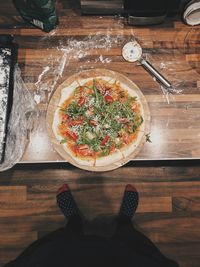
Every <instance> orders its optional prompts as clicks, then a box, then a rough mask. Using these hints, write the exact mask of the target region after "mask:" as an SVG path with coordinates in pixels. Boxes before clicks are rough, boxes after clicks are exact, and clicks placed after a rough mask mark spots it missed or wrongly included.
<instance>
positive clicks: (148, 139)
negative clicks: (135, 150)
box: [145, 133, 152, 143]
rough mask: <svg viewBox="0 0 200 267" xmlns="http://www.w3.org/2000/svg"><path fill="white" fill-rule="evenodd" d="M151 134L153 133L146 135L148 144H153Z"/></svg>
mask: <svg viewBox="0 0 200 267" xmlns="http://www.w3.org/2000/svg"><path fill="white" fill-rule="evenodd" d="M150 134H151V133H148V134H145V137H146V142H149V143H152V141H151V136H150Z"/></svg>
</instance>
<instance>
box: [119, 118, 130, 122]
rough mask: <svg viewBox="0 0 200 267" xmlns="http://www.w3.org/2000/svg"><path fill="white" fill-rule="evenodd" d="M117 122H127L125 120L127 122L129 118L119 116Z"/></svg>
mask: <svg viewBox="0 0 200 267" xmlns="http://www.w3.org/2000/svg"><path fill="white" fill-rule="evenodd" d="M118 122H120V123H127V122H129V119H128V118H119V119H118Z"/></svg>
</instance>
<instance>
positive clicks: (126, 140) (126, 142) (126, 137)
mask: <svg viewBox="0 0 200 267" xmlns="http://www.w3.org/2000/svg"><path fill="white" fill-rule="evenodd" d="M122 140H123V142H124V143H125V144H126V145H128V144H129V143H130V142H131V138H130V136H129V135H128V134H123V136H122Z"/></svg>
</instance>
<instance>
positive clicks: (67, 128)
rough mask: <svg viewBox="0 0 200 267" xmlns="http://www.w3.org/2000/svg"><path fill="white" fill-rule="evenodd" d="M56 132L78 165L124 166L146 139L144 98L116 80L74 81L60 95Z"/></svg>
mask: <svg viewBox="0 0 200 267" xmlns="http://www.w3.org/2000/svg"><path fill="white" fill-rule="evenodd" d="M52 130H53V133H54V135H55V137H56V140H57V141H58V142H59V145H60V146H62V150H64V151H65V153H66V154H67V155H68V157H69V158H71V159H72V161H73V162H74V163H75V165H78V166H90V167H103V166H105V167H106V166H109V165H113V164H115V163H116V162H117V165H118V166H120V163H119V162H123V163H125V162H127V161H128V160H126V158H128V156H130V155H131V153H133V151H134V150H135V149H136V148H137V147H138V145H139V144H140V143H141V140H142V138H143V137H144V110H143V106H142V104H141V100H140V96H138V94H137V93H136V92H135V91H134V90H131V89H130V88H129V86H127V85H126V84H125V83H123V82H120V81H119V80H116V79H114V78H113V77H107V76H96V77H91V78H86V79H81V80H79V81H73V82H72V83H71V84H70V85H68V86H67V87H66V88H63V89H62V91H61V93H60V99H59V103H58V105H57V108H56V110H55V113H54V117H53V124H52ZM62 154H63V153H62ZM121 165H122V164H121ZM113 168H114V167H110V169H113ZM106 169H109V167H108V168H106Z"/></svg>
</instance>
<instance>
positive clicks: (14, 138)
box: [0, 66, 37, 171]
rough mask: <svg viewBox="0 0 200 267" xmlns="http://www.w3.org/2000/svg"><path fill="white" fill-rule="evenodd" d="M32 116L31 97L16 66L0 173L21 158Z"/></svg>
mask: <svg viewBox="0 0 200 267" xmlns="http://www.w3.org/2000/svg"><path fill="white" fill-rule="evenodd" d="M33 114H34V115H36V114H37V109H36V105H35V103H34V100H33V97H32V96H31V94H30V92H29V91H28V90H27V88H26V86H25V84H24V82H23V80H22V77H21V71H20V69H19V67H18V66H16V67H15V71H14V92H13V105H12V111H11V114H10V118H9V122H8V130H7V141H6V150H5V157H4V162H3V163H2V164H0V171H5V170H7V169H9V168H11V167H12V166H13V165H15V164H16V163H17V162H18V161H19V160H20V159H21V157H22V155H23V153H24V151H25V148H26V145H27V142H28V136H29V132H30V131H32V130H33V126H34V119H33Z"/></svg>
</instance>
